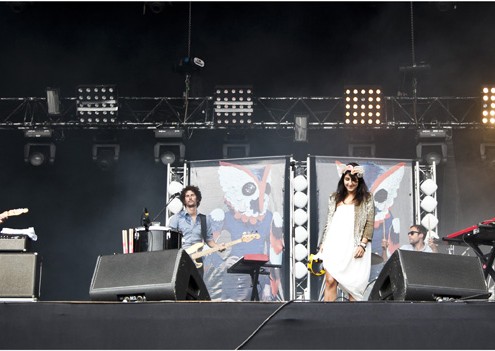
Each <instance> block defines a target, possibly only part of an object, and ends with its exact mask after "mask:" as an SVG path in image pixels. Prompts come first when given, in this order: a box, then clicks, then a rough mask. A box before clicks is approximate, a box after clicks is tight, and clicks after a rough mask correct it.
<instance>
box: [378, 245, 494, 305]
mask: <svg viewBox="0 0 495 351" xmlns="http://www.w3.org/2000/svg"><path fill="white" fill-rule="evenodd" d="M489 296H490V293H488V288H487V285H486V281H485V277H484V274H483V269H482V267H481V261H480V260H479V258H477V257H468V256H458V255H446V254H439V253H425V252H416V251H406V250H396V251H395V252H394V253H393V255H392V256H391V257H390V258H389V260H388V261H387V262H386V263H385V265H384V266H383V269H382V271H381V272H380V274H379V276H378V278H377V280H376V282H375V284H374V286H373V289H372V290H371V293H370V297H369V300H397V301H436V300H437V299H439V298H452V299H461V298H477V299H485V298H488V297H489Z"/></svg>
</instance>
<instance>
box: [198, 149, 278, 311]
mask: <svg viewBox="0 0 495 351" xmlns="http://www.w3.org/2000/svg"><path fill="white" fill-rule="evenodd" d="M286 168H287V160H286V158H285V157H283V158H282V157H277V158H255V159H233V160H217V161H193V162H190V184H192V185H197V186H198V187H199V188H200V190H201V193H202V197H203V199H202V201H201V205H200V207H199V208H198V210H199V212H201V213H204V214H205V215H207V216H208V220H209V221H210V223H211V224H212V230H213V237H214V240H215V241H216V242H218V243H230V244H233V245H231V246H229V247H228V249H227V250H225V251H224V252H216V253H213V254H210V255H207V256H205V257H204V258H203V263H204V280H205V283H206V286H207V287H208V291H209V293H210V297H211V298H212V300H222V301H249V300H250V298H251V292H252V286H251V277H250V275H249V274H235V273H228V272H227V269H228V268H229V267H230V266H232V264H234V263H235V262H236V261H237V260H239V259H240V258H241V257H243V256H244V255H247V254H261V255H266V256H267V257H268V258H269V264H270V265H273V266H275V267H273V268H270V269H269V274H268V275H260V277H259V285H258V294H259V297H260V300H261V301H283V300H284V291H283V281H282V279H283V276H284V274H282V273H283V272H284V270H285V269H286V267H285V266H284V247H285V239H284V215H283V214H284V188H285V186H286Z"/></svg>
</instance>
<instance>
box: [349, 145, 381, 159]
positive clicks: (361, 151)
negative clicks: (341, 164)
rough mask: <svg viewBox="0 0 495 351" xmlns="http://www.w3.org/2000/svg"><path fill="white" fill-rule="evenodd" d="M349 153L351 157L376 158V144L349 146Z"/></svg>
mask: <svg viewBox="0 0 495 351" xmlns="http://www.w3.org/2000/svg"><path fill="white" fill-rule="evenodd" d="M348 152H349V156H350V157H372V158H373V157H375V152H376V146H375V144H364V143H363V144H349V145H348Z"/></svg>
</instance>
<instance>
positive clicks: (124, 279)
mask: <svg viewBox="0 0 495 351" xmlns="http://www.w3.org/2000/svg"><path fill="white" fill-rule="evenodd" d="M89 296H90V298H91V300H97V301H123V300H129V301H135V300H143V299H144V300H146V301H160V300H210V295H209V293H208V290H207V288H206V286H205V283H204V281H203V278H202V277H201V275H200V274H199V272H198V270H197V268H196V265H195V264H194V262H193V261H192V259H191V258H190V257H189V255H188V254H187V252H185V251H184V250H183V249H178V250H161V251H151V252H138V253H132V254H118V255H108V256H99V257H98V259H97V261H96V266H95V271H94V273H93V279H92V280H91V286H90V288H89Z"/></svg>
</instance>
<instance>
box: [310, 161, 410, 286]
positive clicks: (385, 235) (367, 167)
mask: <svg viewBox="0 0 495 351" xmlns="http://www.w3.org/2000/svg"><path fill="white" fill-rule="evenodd" d="M349 162H357V163H359V164H360V165H362V166H363V167H364V180H365V181H366V185H367V186H368V188H369V190H370V192H371V193H372V194H373V196H374V199H375V223H374V233H373V241H372V245H371V247H372V250H373V252H374V253H376V254H378V255H379V256H381V255H382V247H381V242H382V239H385V240H387V241H388V257H390V256H391V254H392V253H393V252H394V251H395V250H396V249H398V248H399V247H400V246H401V245H402V244H406V243H407V232H408V229H409V226H411V225H412V224H413V221H414V192H413V166H412V160H395V159H359V158H348V157H325V156H316V157H315V167H316V182H317V183H316V185H317V189H318V200H317V201H318V218H319V221H318V228H319V233H318V237H319V238H320V237H321V235H322V234H323V228H324V226H325V221H326V217H327V212H328V197H329V195H330V194H331V193H333V192H335V190H336V189H337V183H338V182H339V179H340V174H339V172H338V167H337V166H338V165H339V164H344V165H345V164H347V163H349ZM382 268H383V263H382V264H379V265H374V266H372V267H371V275H370V281H372V280H373V279H375V278H376V277H377V276H378V274H379V273H380V270H381V269H382Z"/></svg>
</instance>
